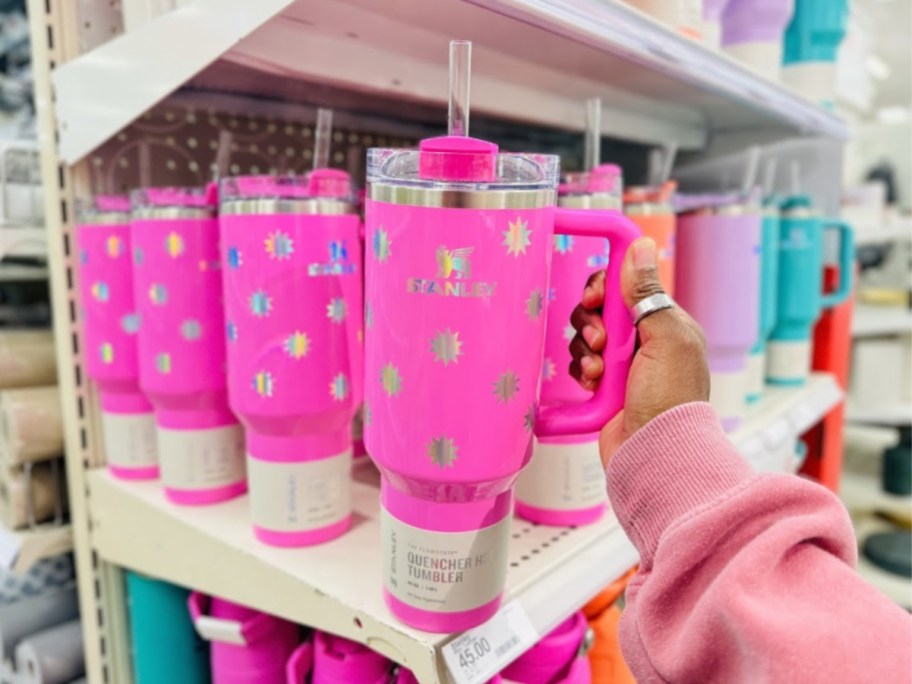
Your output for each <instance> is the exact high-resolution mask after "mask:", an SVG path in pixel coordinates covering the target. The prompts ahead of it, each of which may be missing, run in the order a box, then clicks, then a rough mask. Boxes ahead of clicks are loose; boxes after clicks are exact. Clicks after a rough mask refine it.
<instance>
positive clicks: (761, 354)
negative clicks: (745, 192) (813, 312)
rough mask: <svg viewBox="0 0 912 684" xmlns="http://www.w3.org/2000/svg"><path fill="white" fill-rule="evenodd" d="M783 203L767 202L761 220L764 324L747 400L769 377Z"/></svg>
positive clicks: (752, 361) (754, 398) (752, 358)
mask: <svg viewBox="0 0 912 684" xmlns="http://www.w3.org/2000/svg"><path fill="white" fill-rule="evenodd" d="M778 279H779V203H778V200H776V199H774V198H770V199H768V200H767V201H766V202H764V204H763V222H762V223H761V224H760V326H759V330H758V335H757V342H756V343H755V344H754V346H753V347H751V350H750V356H749V357H748V359H747V403H749V404H752V403H754V402H756V401H758V400H759V399H760V397H761V395H762V394H763V385H764V382H765V379H766V341H767V340H768V339H769V336H770V335H771V334H772V333H773V328H774V327H775V325H776V291H777V290H778V289H779V280H778Z"/></svg>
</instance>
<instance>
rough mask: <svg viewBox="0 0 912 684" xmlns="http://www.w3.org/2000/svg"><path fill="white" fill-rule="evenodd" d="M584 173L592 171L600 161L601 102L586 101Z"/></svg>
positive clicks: (597, 99) (592, 99)
mask: <svg viewBox="0 0 912 684" xmlns="http://www.w3.org/2000/svg"><path fill="white" fill-rule="evenodd" d="M584 161H585V168H586V171H592V169H594V168H595V167H596V166H598V165H599V162H601V161H602V100H601V98H598V97H591V98H589V99H588V100H586V141H585V149H584Z"/></svg>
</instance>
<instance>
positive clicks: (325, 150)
mask: <svg viewBox="0 0 912 684" xmlns="http://www.w3.org/2000/svg"><path fill="white" fill-rule="evenodd" d="M332 128H333V112H332V110H331V109H323V108H322V107H321V108H320V109H318V110H317V126H316V130H315V131H314V157H313V159H314V163H313V167H314V169H325V168H327V167H328V166H329V144H330V143H331V142H332Z"/></svg>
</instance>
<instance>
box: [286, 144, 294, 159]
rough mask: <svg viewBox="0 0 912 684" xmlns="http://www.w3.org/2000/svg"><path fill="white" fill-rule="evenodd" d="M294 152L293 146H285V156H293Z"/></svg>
mask: <svg viewBox="0 0 912 684" xmlns="http://www.w3.org/2000/svg"><path fill="white" fill-rule="evenodd" d="M294 153H295V151H294V148H293V147H291V146H289V147H286V148H285V156H286V157H293V156H294Z"/></svg>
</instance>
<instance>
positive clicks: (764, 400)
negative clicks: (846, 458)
mask: <svg viewBox="0 0 912 684" xmlns="http://www.w3.org/2000/svg"><path fill="white" fill-rule="evenodd" d="M842 397H843V392H842V390H841V389H840V388H839V385H838V384H837V383H836V380H835V379H834V378H833V376H832V375H830V374H829V373H813V374H811V377H810V378H809V379H808V382H807V383H806V384H805V385H803V386H802V387H775V386H772V385H767V386H766V387H765V388H764V392H763V396H762V397H761V399H760V401H758V402H757V403H756V404H753V405H752V406H750V408H749V409H748V412H747V418H746V420H745V422H744V425H743V426H742V427H741V429H739V430H738V431H737V432H734V433H732V434H731V435H730V437H731V440H732V442H734V443H735V445H736V446H737V447H738V448H739V449H740V450H741V453H743V454H744V456H745V457H746V458H747V459H748V460H749V461H750V462H751V463H752V464H754V466H755V467H758V469H760V470H763V471H772V470H778V469H779V467H778V465H777V464H775V463H768V459H769V458H770V457H774V458H778V455H779V454H781V453H782V450H783V447H786V446H787V445H789V444H794V442H795V440H796V439H798V437H800V436H801V435H802V434H804V433H805V432H807V431H808V430H809V429H811V428H812V427H814V426H815V425H816V424H817V423H819V422H820V420H821V419H822V418H823V417H824V416H825V415H826V414H827V413H829V411H830V409H832V408H833V407H835V406H836V405H837V404H838V403H839V402H840V401H841V400H842Z"/></svg>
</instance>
